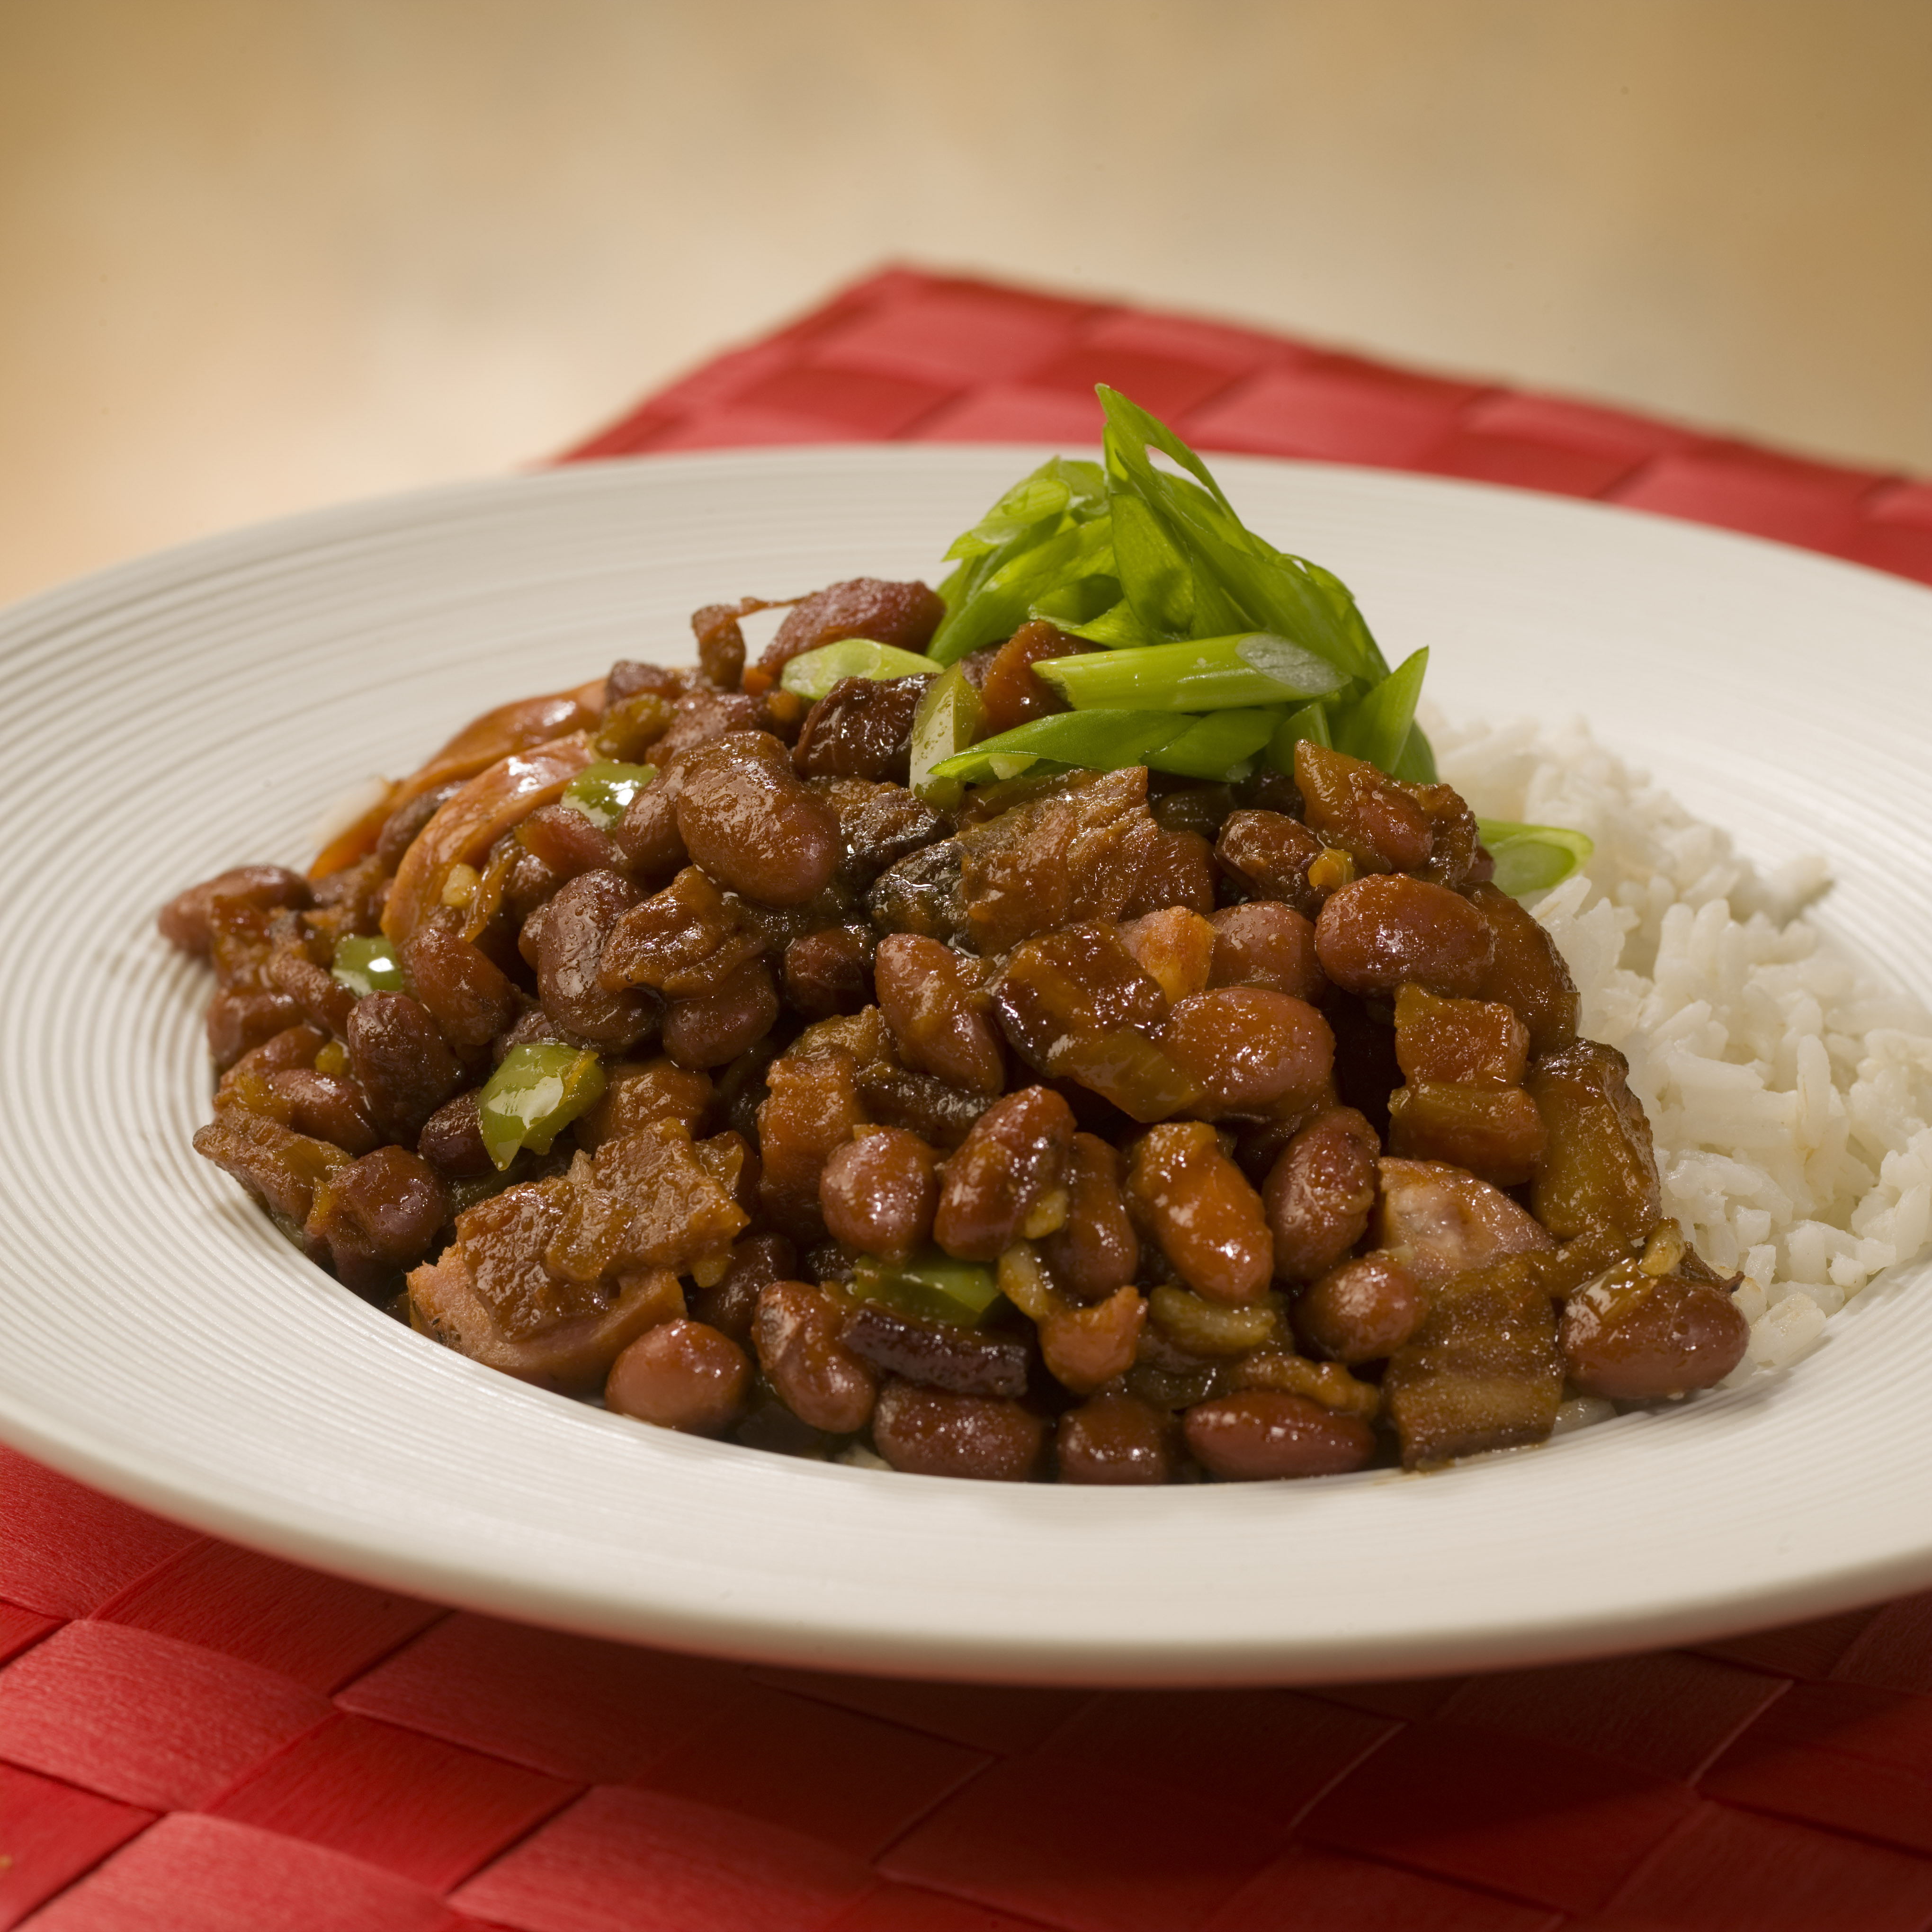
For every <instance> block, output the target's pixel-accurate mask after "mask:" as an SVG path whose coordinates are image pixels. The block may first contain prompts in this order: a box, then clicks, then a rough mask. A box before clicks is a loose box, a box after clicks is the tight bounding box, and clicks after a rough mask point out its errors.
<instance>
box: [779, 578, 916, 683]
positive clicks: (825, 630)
mask: <svg viewBox="0 0 1932 1932" xmlns="http://www.w3.org/2000/svg"><path fill="white" fill-rule="evenodd" d="M945 615H946V606H945V605H944V604H943V603H941V601H940V600H939V598H938V597H937V596H935V595H934V594H933V592H932V591H931V590H929V589H928V588H927V587H926V585H924V584H923V583H891V582H888V581H887V580H885V579H884V578H882V577H851V578H849V579H847V580H846V581H845V582H844V583H830V584H827V585H826V587H825V588H824V589H823V590H819V591H814V592H813V593H812V595H811V596H809V597H808V598H805V600H804V601H803V602H802V603H800V604H796V605H795V606H794V607H793V609H792V610H790V611H789V612H788V613H787V614H786V616H785V620H784V622H783V623H782V624H781V625H779V626H778V634H777V635H776V636H775V637H773V638H772V640H771V642H770V643H769V644H767V645H766V646H765V649H764V652H763V655H762V656H760V658H759V659H758V661H757V665H756V666H755V667H754V669H753V670H750V671H748V672H747V673H745V689H746V690H747V691H750V692H751V694H753V695H754V696H756V695H757V693H758V692H760V691H768V690H769V689H770V688H771V687H772V685H774V684H775V683H776V682H778V673H780V672H781V671H782V670H784V667H785V666H786V665H787V664H789V663H790V661H792V659H793V658H795V657H797V656H799V655H801V654H802V652H806V651H814V650H816V649H817V648H818V647H819V646H820V644H834V643H837V642H838V640H839V639H840V638H841V637H870V638H871V640H873V641H874V643H880V644H895V645H897V646H898V648H899V649H901V650H902V651H922V650H924V649H926V646H927V645H928V644H929V643H931V642H932V634H933V632H934V631H936V630H938V628H939V625H940V622H941V619H943V618H944V616H945Z"/></svg>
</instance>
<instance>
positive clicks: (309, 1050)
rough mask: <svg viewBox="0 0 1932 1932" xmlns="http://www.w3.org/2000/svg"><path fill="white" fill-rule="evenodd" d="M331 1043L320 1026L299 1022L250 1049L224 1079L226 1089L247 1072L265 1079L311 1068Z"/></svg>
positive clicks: (227, 1072)
mask: <svg viewBox="0 0 1932 1932" xmlns="http://www.w3.org/2000/svg"><path fill="white" fill-rule="evenodd" d="M328 1043H329V1036H328V1034H326V1033H325V1032H324V1031H323V1030H322V1029H321V1028H319V1027H314V1026H311V1025H310V1024H309V1023H308V1021H306V1020H301V1021H298V1022H296V1025H293V1026H291V1027H284V1028H283V1029H282V1030H281V1032H280V1033H278V1034H272V1035H271V1036H270V1037H269V1038H268V1039H267V1040H264V1041H263V1043H261V1045H260V1046H251V1048H250V1049H248V1052H246V1053H245V1054H244V1055H242V1058H240V1059H239V1060H238V1061H236V1062H235V1064H233V1066H232V1067H229V1069H228V1070H227V1071H226V1073H223V1075H222V1076H221V1084H222V1085H223V1086H224V1087H225V1086H226V1085H228V1083H229V1082H230V1081H231V1080H233V1079H237V1078H238V1077H239V1076H241V1075H242V1074H244V1073H259V1074H261V1075H263V1076H265V1077H266V1076H267V1075H269V1074H271V1073H282V1072H284V1071H285V1070H287V1069H289V1068H290V1067H303V1068H307V1067H313V1066H314V1064H315V1057H316V1055H317V1054H318V1053H320V1052H321V1051H322V1049H323V1048H324V1047H325V1046H327V1045H328Z"/></svg>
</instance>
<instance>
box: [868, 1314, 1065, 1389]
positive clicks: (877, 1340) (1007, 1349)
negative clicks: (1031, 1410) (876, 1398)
mask: <svg viewBox="0 0 1932 1932" xmlns="http://www.w3.org/2000/svg"><path fill="white" fill-rule="evenodd" d="M841 1332H842V1334H843V1335H844V1342H845V1346H846V1347H847V1348H848V1349H850V1350H851V1351H852V1352H853V1354H854V1355H862V1356H863V1357H864V1358H865V1360H866V1361H868V1362H870V1363H871V1364H872V1365H873V1367H875V1368H880V1369H885V1370H889V1371H890V1372H891V1373H892V1374H894V1375H897V1376H904V1378H905V1379H906V1380H907V1382H917V1383H919V1385H921V1386H922V1387H923V1388H942V1389H950V1390H952V1391H953V1393H954V1394H956V1395H998V1396H1022V1395H1024V1394H1025V1393H1026V1385H1027V1349H1026V1344H1025V1343H1024V1342H1023V1341H1022V1340H1020V1339H1019V1337H1017V1336H1013V1335H989V1334H980V1333H979V1332H978V1331H976V1330H974V1329H971V1328H959V1327H958V1326H957V1325H955V1324H954V1323H953V1322H926V1321H922V1320H921V1319H919V1317H918V1316H912V1315H901V1314H900V1313H898V1310H895V1309H891V1308H887V1307H883V1306H882V1305H881V1304H879V1303H878V1302H876V1301H862V1302H861V1303H859V1305H858V1307H856V1308H855V1309H853V1310H852V1312H851V1313H850V1314H849V1315H848V1316H847V1317H846V1319H845V1325H844V1329H843V1331H841Z"/></svg>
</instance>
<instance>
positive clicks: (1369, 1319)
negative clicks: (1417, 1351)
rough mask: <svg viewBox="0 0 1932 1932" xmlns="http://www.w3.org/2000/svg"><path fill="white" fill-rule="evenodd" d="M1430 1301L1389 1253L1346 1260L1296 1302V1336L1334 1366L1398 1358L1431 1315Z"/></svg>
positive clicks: (1290, 1312) (1292, 1313)
mask: <svg viewBox="0 0 1932 1932" xmlns="http://www.w3.org/2000/svg"><path fill="white" fill-rule="evenodd" d="M1428 1309H1429V1302H1428V1298H1427V1295H1425V1294H1424V1292H1423V1289H1422V1288H1421V1284H1420V1283H1418V1281H1417V1280H1416V1279H1415V1276H1413V1275H1412V1274H1410V1273H1409V1271H1408V1269H1406V1268H1404V1267H1403V1265H1402V1264H1401V1263H1400V1262H1398V1261H1397V1260H1396V1259H1394V1257H1393V1256H1389V1255H1385V1254H1367V1255H1363V1256H1359V1257H1358V1259H1355V1260H1354V1261H1350V1262H1343V1264H1342V1265H1341V1266H1340V1268H1334V1269H1331V1271H1330V1272H1329V1273H1328V1274H1325V1275H1324V1276H1323V1277H1322V1279H1321V1280H1319V1281H1318V1282H1316V1283H1314V1285H1313V1286H1312V1287H1310V1288H1309V1289H1307V1290H1306V1291H1305V1292H1304V1293H1303V1294H1301V1295H1300V1296H1298V1298H1296V1301H1295V1306H1294V1307H1293V1308H1292V1310H1290V1311H1289V1314H1290V1319H1292V1321H1293V1322H1294V1324H1295V1336H1296V1338H1297V1339H1298V1340H1299V1341H1300V1342H1301V1343H1302V1344H1303V1346H1304V1347H1306V1348H1307V1349H1309V1350H1310V1351H1311V1352H1313V1354H1315V1355H1320V1356H1325V1357H1327V1358H1328V1360H1329V1361H1335V1362H1347V1363H1355V1362H1374V1361H1380V1360H1382V1358H1383V1357H1385V1356H1386V1355H1393V1354H1394V1352H1396V1350H1397V1349H1399V1348H1400V1347H1401V1346H1402V1345H1403V1343H1405V1342H1406V1341H1407V1340H1409V1337H1410V1336H1412V1334H1415V1331H1416V1329H1417V1328H1418V1325H1420V1324H1421V1321H1422V1318H1423V1316H1424V1315H1425V1314H1427V1313H1428Z"/></svg>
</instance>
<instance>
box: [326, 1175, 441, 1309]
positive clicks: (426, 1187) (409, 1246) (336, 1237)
mask: <svg viewBox="0 0 1932 1932" xmlns="http://www.w3.org/2000/svg"><path fill="white" fill-rule="evenodd" d="M449 1205H450V1204H449V1190H447V1189H446V1188H445V1187H444V1186H443V1182H442V1180H441V1178H440V1177H439V1176H438V1175H437V1172H436V1171H435V1170H434V1169H433V1168H431V1166H430V1165H429V1163H428V1162H427V1161H425V1160H422V1159H420V1158H419V1157H418V1156H416V1155H415V1154H411V1153H410V1151H409V1150H408V1149H407V1148H399V1147H386V1148H377V1149H376V1151H374V1153H373V1154H365V1155H363V1157H362V1158H361V1160H354V1161H351V1162H350V1163H349V1165H348V1166H346V1167H341V1168H338V1169H336V1170H335V1172H334V1173H332V1174H331V1175H329V1177H328V1178H327V1179H326V1181H323V1183H322V1184H321V1185H320V1187H317V1190H316V1191H315V1203H314V1207H313V1208H311V1210H310V1211H309V1215H308V1223H307V1226H305V1229H303V1232H304V1234H305V1235H307V1237H308V1238H309V1239H310V1240H311V1241H324V1242H326V1243H327V1244H328V1247H329V1259H330V1261H331V1262H332V1264H333V1265H334V1266H335V1272H336V1274H338V1276H339V1277H341V1281H342V1283H343V1286H344V1287H346V1288H352V1289H355V1290H356V1292H358V1293H359V1294H368V1293H372V1292H374V1291H376V1290H377V1289H381V1288H384V1287H386V1286H389V1285H390V1284H391V1283H393V1282H394V1281H395V1279H396V1277H397V1276H398V1275H399V1274H401V1272H402V1271H403V1270H404V1269H405V1268H413V1267H414V1266H415V1265H416V1263H417V1262H419V1261H421V1260H422V1258H423V1256H425V1255H426V1254H427V1253H428V1252H429V1250H430V1246H431V1243H432V1242H434V1241H435V1239H436V1237H437V1232H438V1230H439V1229H441V1227H442V1226H443V1223H444V1222H445V1221H446V1220H448V1219H449Z"/></svg>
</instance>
